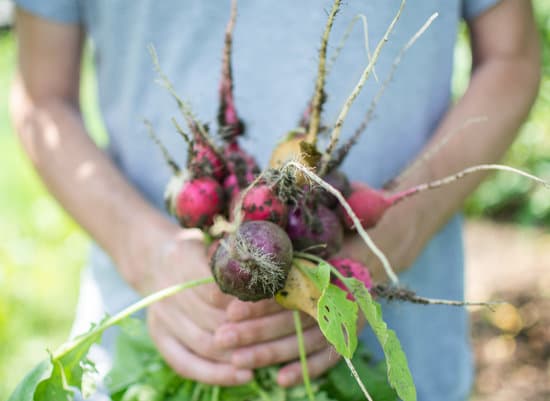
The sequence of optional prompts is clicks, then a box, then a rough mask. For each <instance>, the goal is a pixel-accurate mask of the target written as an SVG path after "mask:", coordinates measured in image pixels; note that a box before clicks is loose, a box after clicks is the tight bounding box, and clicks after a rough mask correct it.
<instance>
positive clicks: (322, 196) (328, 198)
mask: <svg viewBox="0 0 550 401" xmlns="http://www.w3.org/2000/svg"><path fill="white" fill-rule="evenodd" d="M323 180H325V182H327V183H328V184H330V185H332V186H333V187H334V188H336V189H337V190H338V191H340V193H341V194H342V195H343V196H344V198H347V197H348V196H349V195H350V194H351V184H350V182H349V180H348V177H347V176H346V175H345V174H344V173H343V172H341V171H339V170H334V171H331V172H330V173H329V174H327V175H326V176H324V177H323ZM319 201H320V202H321V203H322V204H323V205H325V206H326V207H328V208H329V209H335V208H336V207H337V206H338V199H336V197H335V196H334V195H333V194H331V193H329V192H328V191H326V190H324V189H322V188H320V189H319Z"/></svg>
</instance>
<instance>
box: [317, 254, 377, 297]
mask: <svg viewBox="0 0 550 401" xmlns="http://www.w3.org/2000/svg"><path fill="white" fill-rule="evenodd" d="M328 262H329V263H330V264H331V265H332V266H334V267H335V268H336V270H338V271H339V272H340V273H341V274H342V275H343V276H344V277H353V278H355V279H357V280H359V281H361V282H362V283H363V284H364V285H365V288H366V289H367V290H370V289H371V288H372V278H371V275H370V273H369V270H368V269H367V267H366V266H364V265H363V264H361V263H359V262H357V261H356V260H353V259H349V258H333V259H330V260H329V261H328ZM332 283H333V284H335V285H337V286H338V287H340V288H341V289H343V290H344V291H348V289H347V287H346V286H345V285H344V283H343V282H342V281H341V280H340V279H338V278H336V277H333V278H332ZM348 299H350V300H354V299H355V298H354V297H353V295H352V294H349V293H348Z"/></svg>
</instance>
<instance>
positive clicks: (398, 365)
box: [344, 278, 416, 401]
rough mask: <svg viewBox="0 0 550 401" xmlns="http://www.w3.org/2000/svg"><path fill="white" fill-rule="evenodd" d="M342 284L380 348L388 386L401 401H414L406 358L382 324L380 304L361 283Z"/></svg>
mask: <svg viewBox="0 0 550 401" xmlns="http://www.w3.org/2000/svg"><path fill="white" fill-rule="evenodd" d="M344 284H345V285H346V286H347V287H348V288H349V289H350V291H351V292H352V294H353V296H354V297H355V301H356V302H357V304H358V305H359V308H361V310H362V311H363V314H364V315H365V318H366V319H367V322H368V323H369V325H370V327H371V328H372V331H373V332H374V334H375V335H376V338H378V341H379V342H380V345H381V346H382V350H383V351H384V356H385V358H386V366H387V371H388V381H389V383H390V385H391V386H392V387H393V388H394V389H395V391H396V392H397V394H398V395H399V398H400V399H402V400H403V401H416V387H415V385H414V382H413V379H412V375H411V371H410V370H409V365H408V362H407V357H406V355H405V353H404V352H403V349H402V348H401V343H400V342H399V339H398V338H397V336H396V334H395V332H394V331H393V330H390V329H389V328H388V326H387V325H386V323H385V322H384V320H383V318H382V308H381V307H380V304H379V303H378V302H376V301H375V300H373V299H372V297H371V295H370V293H369V291H368V290H367V289H366V288H365V286H364V284H363V283H362V282H360V281H358V280H356V279H354V278H346V279H345V280H344Z"/></svg>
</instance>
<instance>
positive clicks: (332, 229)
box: [286, 203, 344, 257]
mask: <svg viewBox="0 0 550 401" xmlns="http://www.w3.org/2000/svg"><path fill="white" fill-rule="evenodd" d="M286 231H287V233H288V236H289V237H290V239H291V240H292V243H293V245H294V247H295V248H296V249H297V250H307V251H308V252H311V253H313V254H317V255H319V256H321V257H327V256H330V255H333V254H335V253H336V252H338V251H339V250H340V248H341V247H342V242H343V240H344V231H343V229H342V225H341V224H340V220H339V219H338V216H337V215H336V214H335V213H334V212H333V211H332V210H330V209H328V208H327V207H325V206H323V205H321V204H319V205H317V206H316V207H315V208H310V207H308V206H307V205H305V204H304V203H302V204H299V205H298V206H295V207H294V208H292V209H291V211H290V212H289V214H288V223H287V227H286Z"/></svg>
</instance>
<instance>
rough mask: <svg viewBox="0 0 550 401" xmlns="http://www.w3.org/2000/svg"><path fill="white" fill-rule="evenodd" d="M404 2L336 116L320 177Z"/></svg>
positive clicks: (402, 2) (402, 1) (404, 0)
mask: <svg viewBox="0 0 550 401" xmlns="http://www.w3.org/2000/svg"><path fill="white" fill-rule="evenodd" d="M405 2H406V0H401V5H400V6H399V10H397V14H396V15H395V17H394V18H393V20H392V22H391V23H390V25H389V26H388V29H387V30H386V33H385V34H384V36H383V37H382V39H381V40H380V42H378V45H377V46H376V49H374V53H373V55H372V59H371V60H370V62H369V63H368V65H367V67H366V68H365V69H364V70H363V73H362V74H361V77H360V78H359V81H358V82H357V85H356V86H355V88H354V89H353V91H352V92H351V94H350V95H349V97H348V98H347V100H346V102H345V103H344V105H343V106H342V110H341V111H340V114H339V115H338V118H337V119H336V123H335V124H334V129H333V130H332V133H331V135H330V142H329V144H328V146H327V149H326V150H325V153H324V154H323V160H322V164H321V170H320V172H321V175H323V173H326V171H327V167H328V163H329V161H330V159H331V156H332V151H333V150H334V148H335V146H336V144H337V143H338V140H339V139H340V133H341V131H342V126H343V125H344V121H345V119H346V117H347V115H348V113H349V110H350V109H351V105H352V104H353V102H354V101H355V99H356V98H357V96H358V95H359V92H361V89H363V86H364V85H365V82H367V79H368V78H369V76H370V74H371V72H372V70H373V69H374V66H375V64H376V62H377V61H378V58H379V57H380V52H381V51H382V48H383V47H384V45H385V44H386V42H387V41H388V40H389V36H390V34H391V32H392V31H393V28H394V27H395V24H396V23H397V21H398V20H399V17H400V16H401V12H402V11H403V8H404V7H405Z"/></svg>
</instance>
